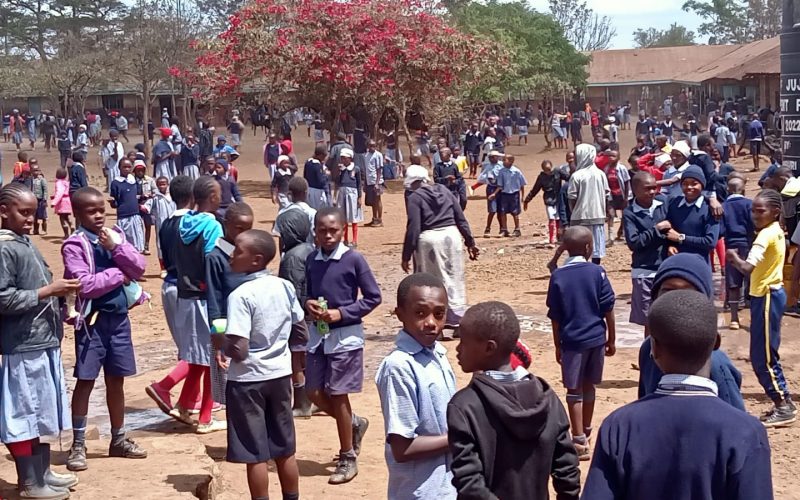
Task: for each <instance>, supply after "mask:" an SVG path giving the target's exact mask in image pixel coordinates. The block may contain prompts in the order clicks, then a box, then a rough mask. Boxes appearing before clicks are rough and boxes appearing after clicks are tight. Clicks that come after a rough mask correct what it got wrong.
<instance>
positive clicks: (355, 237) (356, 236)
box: [353, 224, 358, 245]
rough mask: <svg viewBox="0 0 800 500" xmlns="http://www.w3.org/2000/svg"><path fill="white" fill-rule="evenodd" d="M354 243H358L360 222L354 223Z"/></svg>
mask: <svg viewBox="0 0 800 500" xmlns="http://www.w3.org/2000/svg"><path fill="white" fill-rule="evenodd" d="M353 243H355V244H356V245H358V224H353Z"/></svg>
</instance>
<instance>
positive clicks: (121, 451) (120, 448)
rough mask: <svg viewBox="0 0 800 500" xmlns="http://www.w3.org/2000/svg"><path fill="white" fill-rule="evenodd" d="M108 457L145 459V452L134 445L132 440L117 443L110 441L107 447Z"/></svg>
mask: <svg viewBox="0 0 800 500" xmlns="http://www.w3.org/2000/svg"><path fill="white" fill-rule="evenodd" d="M108 456H109V457H120V458H147V451H146V450H145V449H144V448H142V447H141V446H139V445H138V444H136V443H135V442H134V441H133V439H130V438H127V439H124V440H122V441H120V442H118V443H114V442H113V441H112V442H111V444H110V445H109V446H108Z"/></svg>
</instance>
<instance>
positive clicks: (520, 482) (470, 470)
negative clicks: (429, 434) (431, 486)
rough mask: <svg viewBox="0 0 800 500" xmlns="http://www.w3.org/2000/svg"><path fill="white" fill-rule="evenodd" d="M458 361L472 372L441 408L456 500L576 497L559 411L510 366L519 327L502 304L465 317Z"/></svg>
mask: <svg viewBox="0 0 800 500" xmlns="http://www.w3.org/2000/svg"><path fill="white" fill-rule="evenodd" d="M459 333H460V335H461V340H460V342H459V345H458V348H457V351H458V356H457V357H458V363H459V365H461V368H462V369H463V370H464V371H465V372H467V373H471V372H477V373H476V374H475V376H474V377H473V378H472V381H471V382H470V384H469V385H468V386H467V387H465V388H464V389H462V390H460V391H459V392H457V393H456V395H455V396H453V398H452V399H451V400H450V404H449V405H448V407H447V428H448V431H447V437H448V441H449V443H450V451H451V453H452V455H453V462H452V465H451V470H452V472H453V485H454V486H455V487H456V489H457V490H458V498H459V499H460V500H467V499H498V498H527V499H533V500H536V499H545V498H548V479H549V477H551V476H552V478H553V489H554V490H555V491H556V498H557V499H558V500H573V499H574V500H577V498H578V495H579V494H580V470H579V469H578V456H577V454H576V453H575V448H574V446H573V445H572V440H571V437H570V433H569V420H568V419H567V414H566V412H565V411H564V406H563V405H562V404H561V402H560V401H559V399H558V396H556V394H555V392H553V390H552V389H551V388H550V386H549V385H548V384H547V382H545V381H544V380H542V379H540V378H538V377H534V376H533V375H531V374H530V373H528V371H527V370H525V369H524V368H523V367H518V368H516V369H515V370H514V369H512V368H511V362H510V356H511V352H512V350H513V349H514V346H515V345H516V343H517V340H518V339H519V333H520V328H519V321H518V320H517V316H516V314H515V313H514V311H513V310H512V309H511V307H509V306H508V305H506V304H503V303H501V302H484V303H481V304H477V305H475V306H473V307H471V308H470V309H468V310H467V312H466V313H465V314H464V317H463V319H462V320H461V328H460V330H459Z"/></svg>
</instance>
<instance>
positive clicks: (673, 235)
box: [666, 228, 681, 243]
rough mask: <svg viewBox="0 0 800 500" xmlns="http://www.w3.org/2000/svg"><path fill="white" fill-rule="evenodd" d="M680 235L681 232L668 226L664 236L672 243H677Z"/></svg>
mask: <svg viewBox="0 0 800 500" xmlns="http://www.w3.org/2000/svg"><path fill="white" fill-rule="evenodd" d="M680 235H681V234H680V233H679V232H678V231H676V230H674V229H672V228H670V229H669V231H667V234H666V238H667V239H668V240H669V241H672V242H674V243H678V242H679V241H680V240H681V238H680Z"/></svg>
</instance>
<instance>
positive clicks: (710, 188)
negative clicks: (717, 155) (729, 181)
mask: <svg viewBox="0 0 800 500" xmlns="http://www.w3.org/2000/svg"><path fill="white" fill-rule="evenodd" d="M688 161H689V165H697V166H698V167H700V170H702V171H703V175H704V176H705V177H706V185H705V189H703V195H704V196H706V197H708V196H711V193H716V190H715V186H716V185H717V177H718V175H717V167H716V165H714V160H713V159H712V158H711V156H709V155H708V153H706V152H704V151H694V152H693V153H692V154H691V155H690V156H689V159H688Z"/></svg>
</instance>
